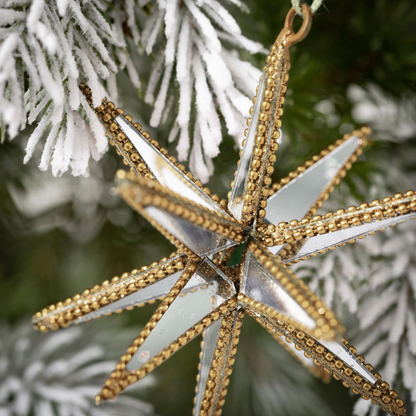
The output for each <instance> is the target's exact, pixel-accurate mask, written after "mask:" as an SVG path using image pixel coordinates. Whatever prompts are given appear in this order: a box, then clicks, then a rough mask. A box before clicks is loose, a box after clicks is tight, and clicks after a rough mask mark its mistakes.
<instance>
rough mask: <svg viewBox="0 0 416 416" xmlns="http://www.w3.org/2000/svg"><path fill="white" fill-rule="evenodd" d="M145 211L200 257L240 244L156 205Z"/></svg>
mask: <svg viewBox="0 0 416 416" xmlns="http://www.w3.org/2000/svg"><path fill="white" fill-rule="evenodd" d="M145 211H146V213H147V214H148V215H150V217H152V218H153V219H154V220H155V221H156V222H158V223H159V224H160V225H161V226H162V227H163V228H164V229H165V230H166V231H168V232H169V233H170V234H172V235H173V236H174V237H175V238H177V239H178V240H179V241H180V242H181V243H182V244H184V245H185V246H186V247H188V248H189V249H190V250H192V251H193V252H194V253H195V254H197V255H198V256H200V257H205V256H209V255H211V254H214V253H217V252H218V251H221V250H225V249H226V248H230V247H233V246H235V245H237V244H238V243H237V242H236V241H234V240H230V239H228V238H225V237H223V236H221V235H219V234H217V233H215V232H213V231H209V230H207V229H205V228H203V227H200V226H198V225H195V224H194V223H192V222H190V221H188V220H185V219H184V218H182V217H179V216H177V215H174V214H172V213H170V212H166V211H164V210H162V209H160V208H157V207H155V206H151V205H149V206H147V207H146V208H145Z"/></svg>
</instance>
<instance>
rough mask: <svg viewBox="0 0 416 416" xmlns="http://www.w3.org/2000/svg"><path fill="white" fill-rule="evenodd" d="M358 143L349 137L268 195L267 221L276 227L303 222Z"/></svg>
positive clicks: (358, 140) (359, 141) (359, 144)
mask: <svg viewBox="0 0 416 416" xmlns="http://www.w3.org/2000/svg"><path fill="white" fill-rule="evenodd" d="M361 144H362V140H361V139H360V138H359V137H357V136H351V137H350V138H349V139H347V140H346V141H345V142H344V143H342V144H341V145H340V146H338V147H336V148H335V149H334V150H333V151H332V152H331V153H329V154H328V155H327V156H325V157H323V158H322V159H321V160H319V161H318V162H316V163H315V164H313V165H312V166H311V167H310V168H308V169H306V170H305V172H303V173H302V174H300V175H299V176H297V177H296V178H295V179H293V180H291V181H290V182H289V183H288V184H287V185H285V186H283V187H282V188H281V189H280V190H279V191H277V192H276V193H275V194H273V195H272V196H270V197H269V199H268V200H267V210H266V220H267V221H269V222H270V223H272V224H276V225H277V224H279V222H289V221H291V220H301V219H303V217H304V216H305V215H306V214H307V213H308V211H309V209H310V208H311V207H312V205H313V204H314V203H315V202H316V201H317V200H318V199H319V197H320V195H321V193H322V192H323V191H324V190H325V188H326V187H327V186H328V185H329V184H330V183H331V181H332V180H333V179H334V178H335V177H336V175H337V174H338V172H339V171H340V170H341V169H342V168H343V167H344V165H345V163H346V162H347V161H348V160H349V158H350V157H351V156H352V155H353V154H354V153H355V152H356V151H357V149H358V148H359V147H360V146H361Z"/></svg>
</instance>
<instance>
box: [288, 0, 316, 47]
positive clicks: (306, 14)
mask: <svg viewBox="0 0 416 416" xmlns="http://www.w3.org/2000/svg"><path fill="white" fill-rule="evenodd" d="M302 12H303V22H302V27H301V28H300V29H299V30H298V32H297V33H295V32H293V33H292V34H291V35H289V37H288V39H287V46H291V45H294V44H295V43H298V42H300V41H301V40H303V39H305V37H306V36H307V34H308V33H309V30H310V29H311V26H312V12H311V9H310V7H309V6H308V5H307V4H305V3H302ZM296 14H297V13H296V10H295V9H294V8H293V7H292V8H291V9H290V10H289V12H288V14H287V15H286V20H285V28H286V29H289V30H291V31H292V24H293V20H294V18H295V16H296Z"/></svg>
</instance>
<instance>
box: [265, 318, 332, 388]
mask: <svg viewBox="0 0 416 416" xmlns="http://www.w3.org/2000/svg"><path fill="white" fill-rule="evenodd" d="M261 325H262V326H264V327H265V328H266V329H267V331H268V332H269V333H270V335H271V336H272V337H273V338H274V339H275V340H276V341H277V342H278V343H279V344H280V345H281V346H282V347H283V348H284V349H285V350H286V351H287V352H288V353H289V354H290V355H291V356H292V357H293V358H294V359H295V360H296V361H297V362H298V363H299V364H300V365H301V366H302V367H304V368H306V369H307V370H309V371H310V372H311V373H312V374H313V375H314V376H315V377H317V378H320V379H322V380H323V381H324V382H325V383H327V382H329V381H330V380H331V375H330V374H328V373H327V372H326V371H324V369H323V367H322V366H317V365H316V364H312V365H308V364H306V362H305V361H303V360H301V359H300V357H299V356H298V355H297V354H296V353H295V351H293V350H292V348H290V347H289V345H288V344H289V343H288V342H287V341H285V340H283V339H282V338H281V337H280V336H278V335H277V334H276V333H275V332H274V331H273V330H270V329H268V328H267V327H266V325H264V323H262V324H261ZM294 346H295V348H296V349H297V350H298V351H302V348H300V347H299V345H297V344H294Z"/></svg>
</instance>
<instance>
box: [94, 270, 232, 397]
mask: <svg viewBox="0 0 416 416" xmlns="http://www.w3.org/2000/svg"><path fill="white" fill-rule="evenodd" d="M196 269H197V264H196V263H192V262H189V263H188V265H187V267H186V269H185V271H184V273H183V274H182V276H181V277H180V278H179V279H178V281H177V282H176V284H175V285H174V286H173V288H172V289H171V291H170V292H169V294H168V296H166V298H165V300H164V301H163V302H162V303H161V305H160V306H159V307H158V308H157V309H156V311H155V313H154V314H153V316H152V317H151V318H150V320H149V322H148V323H147V324H146V326H145V327H144V329H143V330H142V331H141V332H140V334H139V336H138V337H137V338H136V339H135V340H134V341H133V343H132V344H131V345H130V347H129V348H128V349H127V352H126V354H124V355H123V356H122V357H121V359H120V362H119V363H118V364H117V365H116V368H115V371H114V372H113V373H111V376H110V378H109V379H108V380H107V381H106V382H105V386H104V387H103V389H102V390H101V392H100V393H99V395H98V396H97V397H96V398H95V401H96V403H97V404H99V403H100V402H101V401H103V400H108V399H112V398H115V397H116V396H118V395H119V394H120V393H121V392H122V391H123V390H124V389H125V388H126V387H128V386H129V385H131V384H133V383H135V382H136V381H137V380H140V379H142V378H143V377H145V376H146V375H147V374H149V373H150V372H152V371H153V370H154V369H155V368H156V367H158V366H159V365H161V364H162V363H163V362H164V361H165V360H167V359H168V358H170V356H171V355H173V354H174V353H175V352H176V351H178V350H179V348H181V347H183V346H184V345H186V344H187V343H188V342H190V341H191V340H192V339H194V338H195V337H196V336H197V335H199V334H200V333H201V332H203V331H204V330H205V329H206V328H207V327H209V326H210V325H212V324H213V323H214V322H216V321H217V320H218V319H220V318H221V317H222V316H224V315H225V314H227V313H229V312H230V311H232V310H233V309H236V307H237V300H236V298H235V297H234V298H232V299H229V300H228V301H226V302H225V303H223V304H222V305H221V306H219V307H218V308H216V309H215V310H214V311H213V312H211V313H210V314H208V315H207V316H206V317H205V318H204V319H202V321H200V322H199V323H197V324H195V325H194V326H193V327H192V328H190V329H189V330H188V331H186V332H185V333H184V334H182V335H181V336H180V337H179V338H178V339H177V340H176V341H174V342H172V343H171V344H170V345H169V346H167V347H166V348H165V349H163V350H162V351H161V352H160V353H159V354H157V355H155V356H154V357H153V358H152V359H150V360H149V361H148V362H147V363H146V364H144V365H143V366H142V367H140V368H139V369H138V370H136V371H134V372H131V371H129V370H127V369H126V365H127V363H129V361H130V360H131V358H132V356H133V355H134V354H135V353H136V352H137V350H138V348H139V347H140V346H141V345H142V344H143V342H144V341H145V339H146V338H147V337H148V336H149V335H150V333H151V332H152V330H153V328H155V327H156V325H157V323H158V322H159V321H160V319H162V317H163V315H164V314H165V312H166V311H167V310H168V309H169V307H170V305H171V304H172V303H173V301H174V300H175V299H176V297H177V296H179V295H180V292H181V290H182V289H183V288H184V287H185V285H186V284H187V283H188V281H189V279H190V278H191V277H192V275H193V274H194V273H195V271H196Z"/></svg>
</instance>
